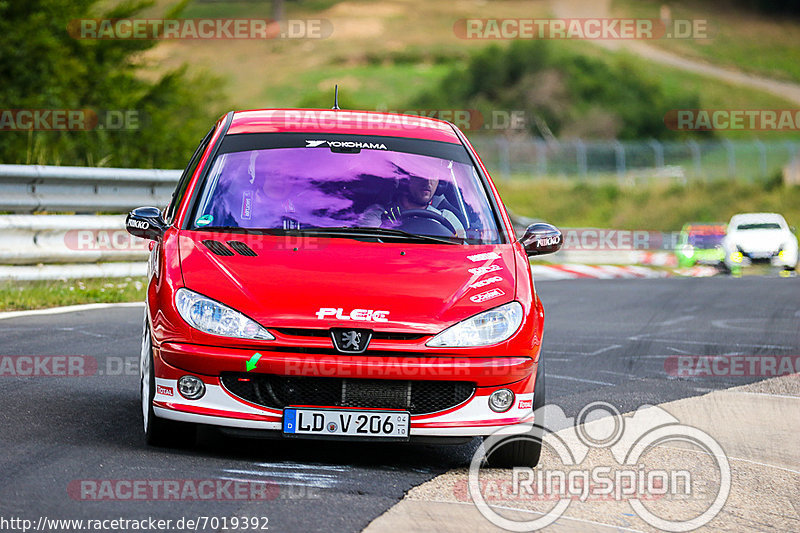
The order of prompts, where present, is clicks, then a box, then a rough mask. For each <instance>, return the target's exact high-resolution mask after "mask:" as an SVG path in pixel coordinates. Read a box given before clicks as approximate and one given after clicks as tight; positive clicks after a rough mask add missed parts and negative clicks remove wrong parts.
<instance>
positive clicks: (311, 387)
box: [220, 372, 475, 415]
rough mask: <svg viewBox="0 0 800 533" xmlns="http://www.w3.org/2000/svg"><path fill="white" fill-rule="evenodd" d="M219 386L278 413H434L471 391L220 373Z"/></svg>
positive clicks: (463, 386)
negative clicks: (300, 408)
mask: <svg viewBox="0 0 800 533" xmlns="http://www.w3.org/2000/svg"><path fill="white" fill-rule="evenodd" d="M220 381H221V382H222V385H223V386H224V387H225V388H226V389H227V390H228V391H229V392H230V393H231V394H233V395H234V396H238V397H239V398H241V399H243V400H246V401H248V402H251V403H254V404H257V405H261V406H264V407H271V408H274V409H283V408H284V407H288V406H291V405H319V406H325V407H363V408H377V409H404V410H407V411H409V412H410V413H411V414H413V415H421V414H427V413H435V412H437V411H443V410H445V409H449V408H451V407H455V406H457V405H459V404H461V403H463V402H465V401H467V400H468V399H469V398H470V397H471V396H472V394H473V393H474V392H475V385H474V384H473V383H469V382H464V381H413V380H408V381H406V380H385V379H345V378H316V377H294V376H275V375H271V374H249V373H238V372H224V373H223V374H222V375H221V376H220Z"/></svg>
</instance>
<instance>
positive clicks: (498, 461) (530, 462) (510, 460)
mask: <svg viewBox="0 0 800 533" xmlns="http://www.w3.org/2000/svg"><path fill="white" fill-rule="evenodd" d="M545 388H546V387H545V378H544V359H543V358H542V356H541V355H539V367H538V368H537V369H536V381H535V382H534V388H533V391H534V392H533V410H534V412H535V413H536V419H535V423H534V425H533V428H532V429H531V431H530V432H529V433H527V434H524V435H515V436H511V437H508V439H507V440H502V441H500V442H499V443H498V444H497V445H496V446H494V447H493V448H492V449H491V450H487V456H486V460H487V462H488V463H489V466H492V467H497V468H513V467H515V466H525V467H534V466H536V465H538V464H539V458H540V457H541V455H542V436H543V434H544V409H543V407H544V404H545Z"/></svg>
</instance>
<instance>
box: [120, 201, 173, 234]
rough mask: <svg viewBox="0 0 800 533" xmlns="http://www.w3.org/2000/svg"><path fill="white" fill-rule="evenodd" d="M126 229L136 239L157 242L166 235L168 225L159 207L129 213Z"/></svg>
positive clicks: (140, 208) (137, 209)
mask: <svg viewBox="0 0 800 533" xmlns="http://www.w3.org/2000/svg"><path fill="white" fill-rule="evenodd" d="M125 229H126V230H128V233H130V234H131V235H133V236H134V237H141V238H142V239H150V240H151V241H157V240H159V239H161V237H162V235H164V231H166V229H167V223H166V222H165V221H164V218H163V217H162V216H161V211H159V209H158V208H157V207H137V208H136V209H134V210H133V211H131V212H130V213H128V217H127V218H126V219H125Z"/></svg>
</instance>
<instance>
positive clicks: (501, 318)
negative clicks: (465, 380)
mask: <svg viewBox="0 0 800 533" xmlns="http://www.w3.org/2000/svg"><path fill="white" fill-rule="evenodd" d="M522 315H523V312H522V304H520V303H519V302H509V303H507V304H505V305H501V306H500V307H495V308H494V309H489V310H488V311H484V312H483V313H480V314H477V315H475V316H473V317H471V318H468V319H466V320H464V321H463V322H459V323H458V324H455V325H453V326H450V327H449V328H447V329H446V330H444V331H442V332H441V333H439V334H438V335H436V336H435V337H434V338H432V339H431V340H429V341H428V342H427V343H426V344H425V345H426V346H430V347H432V348H443V347H466V346H489V345H490V344H497V343H498V342H503V341H504V340H506V339H508V338H509V337H510V336H511V335H513V334H514V332H516V331H517V329H519V326H520V324H522Z"/></svg>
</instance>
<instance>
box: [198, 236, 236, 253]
mask: <svg viewBox="0 0 800 533" xmlns="http://www.w3.org/2000/svg"><path fill="white" fill-rule="evenodd" d="M203 244H205V245H206V248H208V249H209V250H211V252H212V253H213V254H215V255H222V256H231V255H233V252H231V251H230V249H229V248H228V247H227V246H225V245H224V244H222V243H221V242H219V241H214V240H211V239H207V240H205V241H203Z"/></svg>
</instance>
